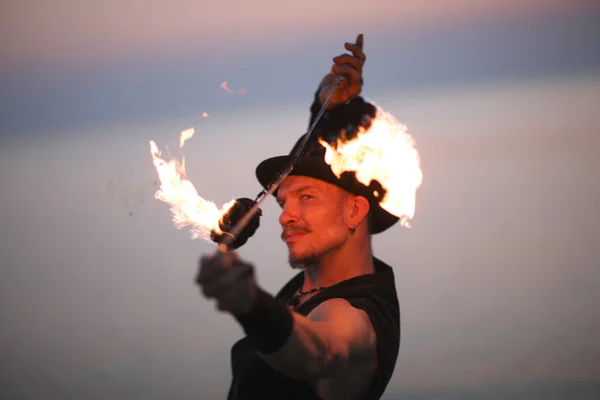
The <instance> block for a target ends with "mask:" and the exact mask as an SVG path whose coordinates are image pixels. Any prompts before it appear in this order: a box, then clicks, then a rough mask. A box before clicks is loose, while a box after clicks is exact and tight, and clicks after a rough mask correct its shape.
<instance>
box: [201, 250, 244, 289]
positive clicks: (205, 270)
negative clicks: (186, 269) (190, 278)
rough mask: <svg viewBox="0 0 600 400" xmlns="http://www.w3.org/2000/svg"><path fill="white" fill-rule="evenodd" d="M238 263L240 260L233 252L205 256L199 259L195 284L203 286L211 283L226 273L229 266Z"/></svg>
mask: <svg viewBox="0 0 600 400" xmlns="http://www.w3.org/2000/svg"><path fill="white" fill-rule="evenodd" d="M239 262H240V259H239V257H238V255H237V253H235V252H227V253H217V255H214V256H213V255H212V254H205V255H203V256H202V257H201V258H200V262H199V264H200V265H199V268H198V275H197V276H196V282H197V283H198V284H204V283H205V282H208V281H211V280H213V279H215V278H216V277H218V276H219V275H221V274H223V273H225V272H227V270H229V269H230V268H231V266H233V265H234V264H236V263H239Z"/></svg>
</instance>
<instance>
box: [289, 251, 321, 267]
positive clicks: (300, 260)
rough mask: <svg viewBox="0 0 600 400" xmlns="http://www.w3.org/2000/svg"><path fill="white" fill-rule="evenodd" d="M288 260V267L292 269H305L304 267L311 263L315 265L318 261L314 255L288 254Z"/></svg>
mask: <svg viewBox="0 0 600 400" xmlns="http://www.w3.org/2000/svg"><path fill="white" fill-rule="evenodd" d="M288 262H289V264H290V267H292V268H293V269H301V270H303V269H306V267H309V266H311V265H315V264H317V262H318V259H317V257H316V256H305V257H297V258H295V257H292V255H291V254H290V256H289V257H288Z"/></svg>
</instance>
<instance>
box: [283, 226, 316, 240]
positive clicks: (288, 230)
mask: <svg viewBox="0 0 600 400" xmlns="http://www.w3.org/2000/svg"><path fill="white" fill-rule="evenodd" d="M310 232H312V231H311V230H310V228H309V227H307V226H292V225H290V226H284V227H283V230H282V231H281V240H285V237H286V236H287V235H291V234H294V233H310Z"/></svg>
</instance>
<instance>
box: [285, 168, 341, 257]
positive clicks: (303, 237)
mask: <svg viewBox="0 0 600 400" xmlns="http://www.w3.org/2000/svg"><path fill="white" fill-rule="evenodd" d="M348 196H351V195H350V194H349V193H346V192H345V191H344V190H342V189H340V188H338V187H337V186H335V185H331V184H329V183H327V182H323V181H320V180H318V179H314V178H309V177H305V176H289V177H287V178H286V179H285V180H284V181H283V182H282V184H281V186H280V187H279V189H278V193H277V202H278V203H279V205H280V206H281V208H282V212H281V215H280V216H279V223H280V224H281V227H282V233H281V238H282V239H283V240H284V241H285V242H286V244H287V246H288V250H289V261H290V265H292V267H294V268H301V267H304V266H306V265H309V264H314V263H316V262H318V260H319V259H320V258H321V257H322V256H323V255H325V254H327V253H328V252H331V251H333V250H335V249H337V248H339V247H340V246H342V245H343V244H344V242H345V241H346V238H347V237H348V235H349V229H348V226H347V224H346V218H345V212H346V207H347V199H348Z"/></svg>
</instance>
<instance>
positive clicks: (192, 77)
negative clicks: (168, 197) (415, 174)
mask: <svg viewBox="0 0 600 400" xmlns="http://www.w3.org/2000/svg"><path fill="white" fill-rule="evenodd" d="M358 33H364V35H365V45H364V49H365V53H366V54H367V63H366V65H365V70H364V77H365V87H364V92H363V93H364V95H365V96H367V97H368V98H370V99H372V100H374V101H375V102H377V103H378V104H379V105H380V106H381V107H383V108H384V109H385V110H386V111H389V112H391V113H393V114H394V115H395V116H396V117H397V118H398V119H399V120H400V121H401V122H402V123H404V124H406V125H407V126H408V128H409V131H410V132H411V133H412V134H413V136H414V138H415V139H416V142H417V148H418V150H419V152H420V154H421V161H422V169H423V173H424V181H423V184H422V186H421V188H420V190H419V191H418V195H417V208H416V215H415V218H414V220H413V222H412V228H411V229H405V228H401V227H400V226H395V227H394V228H392V229H391V230H389V231H387V232H385V233H384V234H382V235H378V236H376V237H375V238H374V246H375V254H376V255H377V256H378V257H380V258H381V259H383V260H385V261H386V262H388V263H389V264H391V265H393V266H394V270H395V275H396V285H397V288H398V295H399V299H400V303H401V308H402V342H401V348H400V355H399V358H398V364H397V367H396V370H395V373H394V376H393V379H392V381H391V382H390V385H389V387H388V390H387V392H386V395H385V396H384V399H389V400H391V399H400V398H402V399H459V398H460V399H506V398H510V399H534V398H544V399H592V398H597V397H596V396H598V394H599V393H600V342H599V341H598V338H600V309H599V305H600V290H599V289H598V286H599V282H600V261H599V260H600V228H599V226H600V212H599V210H598V204H600V161H599V157H598V153H599V149H600V137H599V132H600V45H599V43H600V3H598V1H595V0H589V1H584V0H514V1H513V0H486V1H476V0H447V1H435V0H421V1H413V2H401V1H392V0H387V1H386V0H371V1H368V2H360V1H355V0H347V1H338V0H332V1H329V2H322V1H316V0H304V1H293V2H291V1H290V2H286V1H275V0H256V1H253V2H245V1H241V0H239V1H233V0H222V1H219V2H212V1H211V2H209V1H188V0H172V1H170V2H161V1H155V0H144V1H142V0H119V1H115V0H106V1H102V2H99V1H81V0H78V1H75V0H60V1H53V2H47V1H42V0H20V1H16V0H6V1H3V2H2V3H1V4H0V58H1V63H0V113H1V118H0V185H1V186H0V187H1V189H0V204H1V205H2V207H0V235H1V236H0V237H1V240H0V256H1V257H0V360H2V361H1V363H0V397H1V398H3V399H170V400H171V399H172V400H176V399H181V400H185V399H223V398H225V396H226V393H227V390H228V387H229V381H230V372H229V349H230V347H231V345H232V344H233V343H234V342H235V341H236V340H237V339H239V338H240V337H241V336H242V331H241V329H240V328H239V326H238V325H237V324H236V323H235V321H234V320H233V319H232V318H231V317H230V316H228V315H225V314H220V313H218V312H217V311H216V309H215V307H214V305H213V304H212V303H211V302H209V301H207V300H205V299H204V298H203V297H202V296H201V295H200V294H199V293H198V291H197V289H196V286H195V284H194V282H193V278H194V274H195V271H196V265H197V260H198V257H199V256H200V255H201V254H203V253H206V252H212V251H214V250H215V246H214V244H212V243H207V242H204V241H200V240H191V239H190V235H189V233H188V232H187V231H185V230H181V231H180V230H177V229H176V228H175V227H174V225H173V223H172V222H171V216H170V213H169V208H168V206H167V205H166V204H164V203H161V202H160V201H158V200H155V199H154V197H153V196H154V193H155V191H156V190H157V186H156V179H157V175H156V171H155V170H154V167H153V165H152V162H151V157H150V152H149V146H148V142H149V140H155V141H156V142H157V143H158V145H159V146H161V147H163V148H164V146H165V145H168V146H170V148H172V149H176V143H177V141H178V135H179V132H180V131H181V130H183V129H187V128H190V127H193V128H195V129H196V135H195V136H194V137H193V138H192V139H190V140H189V141H188V142H187V143H186V146H185V147H184V148H183V150H182V151H176V152H175V154H174V155H177V156H181V155H185V156H186V165H187V169H188V176H189V178H190V180H191V181H192V182H193V183H194V184H195V185H196V188H197V189H198V192H199V193H200V195H201V196H203V197H205V198H207V199H210V200H212V201H214V202H216V203H217V205H219V206H220V205H222V204H223V203H225V202H227V201H229V200H231V199H232V198H236V197H243V196H245V197H254V196H255V195H256V193H258V191H259V190H260V187H259V185H258V183H257V182H256V180H255V178H254V168H255V166H256V165H257V164H258V163H259V162H260V161H261V160H263V159H264V158H266V157H270V156H274V155H279V154H284V153H287V152H288V151H289V149H290V148H291V146H292V145H293V143H294V142H295V141H296V139H297V138H298V137H299V135H300V134H302V133H304V132H305V129H306V128H307V122H308V108H309V106H310V103H311V102H312V98H313V97H312V96H313V93H314V91H315V89H316V87H317V85H318V83H319V82H320V79H321V78H322V77H323V75H324V74H325V73H327V72H328V70H329V68H330V66H331V59H332V58H333V57H334V56H336V55H339V54H341V53H343V52H344V49H343V43H344V42H346V41H354V39H355V37H356V35H357V34H358ZM223 82H227V86H222V83H223ZM203 113H207V114H208V117H203V116H202V114H203ZM263 213H264V215H263V218H262V222H261V228H260V230H259V231H258V232H257V234H256V235H255V236H254V237H253V238H252V239H250V241H249V242H248V243H247V244H246V245H245V246H244V247H242V248H241V249H240V254H241V256H242V257H244V258H245V259H247V260H249V261H251V262H253V263H254V264H255V265H256V267H257V270H258V279H259V282H260V284H261V285H262V286H263V287H264V288H265V289H266V290H268V291H270V292H272V293H275V292H277V291H278V290H279V288H280V287H281V286H282V285H283V284H284V283H285V282H286V281H287V280H288V279H289V278H291V277H292V276H293V274H294V271H292V270H291V268H290V267H289V266H288V265H287V255H286V248H285V244H284V243H283V242H281V241H280V239H279V226H278V223H277V216H278V207H277V206H276V204H275V202H274V201H272V200H270V201H268V202H267V204H266V206H265V207H264V208H263Z"/></svg>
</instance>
